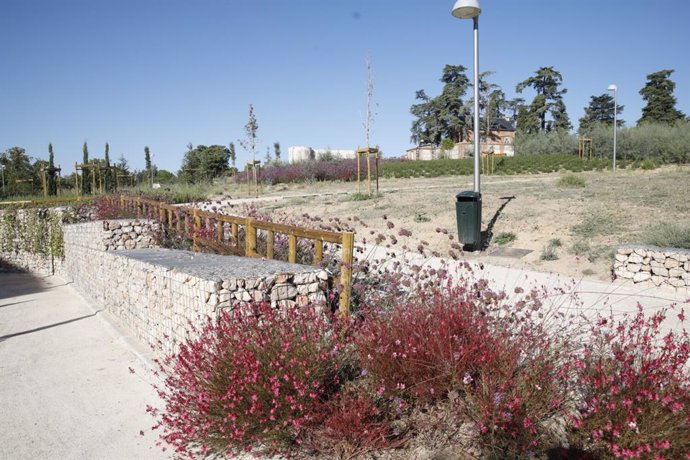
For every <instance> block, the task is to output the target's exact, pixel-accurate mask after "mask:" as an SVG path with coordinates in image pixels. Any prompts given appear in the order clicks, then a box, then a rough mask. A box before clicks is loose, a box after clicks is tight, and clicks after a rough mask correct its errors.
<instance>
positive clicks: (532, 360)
mask: <svg viewBox="0 0 690 460" xmlns="http://www.w3.org/2000/svg"><path fill="white" fill-rule="evenodd" d="M505 299H506V296H505V293H502V292H493V291H491V290H490V289H488V284H487V283H486V282H485V281H478V282H470V281H469V280H460V281H459V282H458V280H448V281H446V282H445V283H443V284H442V285H440V286H433V285H426V286H425V287H424V288H423V289H420V290H419V291H418V292H417V295H414V296H411V297H410V299H409V300H407V301H405V302H402V303H399V304H398V305H397V306H394V307H392V308H391V309H389V310H385V311H381V310H376V309H374V310H372V311H367V310H365V311H364V315H365V317H366V319H365V320H364V322H363V324H362V326H361V328H360V329H359V330H358V331H357V333H356V334H355V343H356V345H357V353H358V356H359V361H360V363H361V366H362V367H363V368H364V371H365V372H366V374H367V376H368V378H370V379H371V385H373V386H374V387H375V388H376V392H377V393H378V394H379V395H380V396H381V397H385V398H388V399H389V400H395V399H401V400H404V401H407V402H408V404H410V405H412V406H417V407H424V406H427V405H430V404H438V403H444V402H447V401H451V402H452V403H453V404H454V405H455V407H456V409H455V410H454V411H453V412H452V416H453V417H456V420H457V422H458V424H461V423H462V422H463V421H467V420H470V421H472V422H473V423H474V427H475V435H476V439H477V443H478V444H479V446H480V448H481V449H482V450H483V451H484V452H485V453H486V454H487V455H498V457H504V456H506V455H513V454H519V455H526V454H527V453H528V452H530V451H531V452H538V451H545V450H546V449H547V448H548V447H550V446H551V444H550V443H551V442H552V440H553V436H552V433H551V430H552V428H553V426H552V425H554V423H555V422H557V421H558V419H559V417H560V418H561V419H562V418H563V411H564V409H565V407H566V406H567V404H568V402H569V398H568V393H567V385H566V384H565V382H566V381H565V380H564V379H562V378H561V377H560V375H559V365H560V363H561V362H562V360H563V359H565V358H566V356H567V354H568V351H569V350H570V348H569V347H570V345H569V343H568V341H567V340H565V338H556V337H553V336H552V335H550V334H549V333H548V332H547V330H546V329H544V328H543V327H542V326H541V325H540V324H539V323H538V322H537V321H534V320H532V319H530V316H529V315H521V314H519V313H518V314H512V313H511V314H509V315H508V316H506V315H503V314H502V311H504V310H506V309H509V310H510V309H513V310H520V309H529V310H532V309H534V310H538V309H539V308H541V304H540V301H539V295H538V293H535V292H531V293H528V294H527V295H525V296H524V299H522V300H520V301H518V302H516V304H515V305H510V306H508V305H506V303H505Z"/></svg>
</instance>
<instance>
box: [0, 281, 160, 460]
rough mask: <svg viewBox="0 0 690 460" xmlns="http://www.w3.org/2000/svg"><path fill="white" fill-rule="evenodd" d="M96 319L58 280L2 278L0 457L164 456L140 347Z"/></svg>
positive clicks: (154, 400) (95, 313)
mask: <svg viewBox="0 0 690 460" xmlns="http://www.w3.org/2000/svg"><path fill="white" fill-rule="evenodd" d="M102 315H103V313H102V312H99V311H95V310H93V309H92V308H91V307H90V306H89V305H88V304H87V303H86V302H85V301H84V299H83V298H82V297H81V296H80V295H79V294H77V292H76V291H75V290H74V289H73V288H72V287H71V286H70V285H69V284H66V283H65V281H64V280H62V279H60V278H58V277H56V276H49V277H42V276H36V275H30V274H8V273H0V459H157V458H169V456H168V455H166V454H164V453H163V452H162V451H161V450H160V448H158V447H156V446H155V443H156V440H157V436H158V435H157V432H151V430H150V428H151V426H152V425H153V424H154V422H153V418H152V417H150V416H149V415H148V414H146V405H147V404H152V405H157V404H158V402H159V399H158V396H157V395H156V393H155V391H154V390H153V388H152V386H151V380H150V379H152V374H151V372H148V371H147V368H149V364H148V363H149V362H150V361H147V360H146V359H145V358H144V356H143V355H142V353H146V352H147V350H142V349H137V346H138V345H136V344H135V343H134V342H133V341H130V340H128V339H127V338H126V336H125V335H123V334H121V333H120V331H118V330H116V329H115V328H113V327H112V326H111V325H110V323H109V322H108V321H106V320H104V319H103V317H102ZM130 368H131V369H133V370H134V371H135V373H131V372H130ZM140 430H143V432H144V435H143V436H142V435H141V434H140Z"/></svg>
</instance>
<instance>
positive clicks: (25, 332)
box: [0, 310, 103, 342]
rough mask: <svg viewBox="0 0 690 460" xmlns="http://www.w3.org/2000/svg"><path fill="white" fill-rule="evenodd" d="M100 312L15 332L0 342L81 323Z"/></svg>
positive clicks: (0, 337) (0, 339) (3, 337)
mask: <svg viewBox="0 0 690 460" xmlns="http://www.w3.org/2000/svg"><path fill="white" fill-rule="evenodd" d="M101 311H103V310H98V311H95V312H93V313H91V314H90V315H84V316H80V317H78V318H72V319H68V320H66V321H60V322H59V323H54V324H49V325H47V326H41V327H37V328H34V329H29V330H26V331H22V332H15V333H14V334H7V335H3V336H0V342H4V341H5V340H7V339H11V338H12V337H18V336H20V335H26V334H33V333H34V332H40V331H45V330H46V329H52V328H54V327H58V326H64V325H65V324H69V323H74V322H76V321H81V320H83V319H86V318H91V317H94V316H96V315H97V314H98V313H100V312H101Z"/></svg>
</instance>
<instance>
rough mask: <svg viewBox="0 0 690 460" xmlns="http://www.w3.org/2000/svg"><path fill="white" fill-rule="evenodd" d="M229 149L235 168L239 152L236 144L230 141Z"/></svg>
mask: <svg viewBox="0 0 690 460" xmlns="http://www.w3.org/2000/svg"><path fill="white" fill-rule="evenodd" d="M229 147H230V148H229V151H230V161H232V167H233V168H235V161H236V160H237V152H236V151H235V144H233V143H232V142H230V145H229Z"/></svg>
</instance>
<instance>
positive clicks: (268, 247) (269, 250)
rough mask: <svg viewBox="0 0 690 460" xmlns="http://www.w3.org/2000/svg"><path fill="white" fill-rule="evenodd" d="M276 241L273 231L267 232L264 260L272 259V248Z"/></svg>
mask: <svg viewBox="0 0 690 460" xmlns="http://www.w3.org/2000/svg"><path fill="white" fill-rule="evenodd" d="M275 241H276V235H275V232H274V231H273V230H269V231H268V234H267V235H266V258H267V259H273V246H274V244H275Z"/></svg>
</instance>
